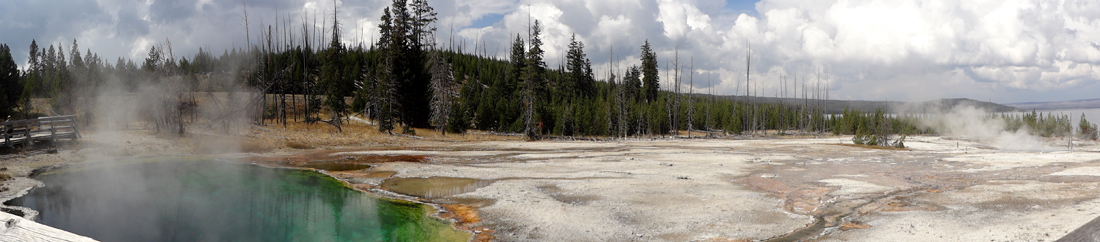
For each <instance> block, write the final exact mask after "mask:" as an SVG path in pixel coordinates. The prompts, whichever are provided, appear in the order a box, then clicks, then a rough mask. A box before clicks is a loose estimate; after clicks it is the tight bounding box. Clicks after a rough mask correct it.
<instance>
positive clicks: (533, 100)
mask: <svg viewBox="0 0 1100 242" xmlns="http://www.w3.org/2000/svg"><path fill="white" fill-rule="evenodd" d="M540 31H541V30H540V27H539V21H538V20H535V25H534V26H533V27H531V41H530V42H531V44H530V45H531V47H530V49H528V50H527V56H526V64H525V66H524V68H523V86H524V95H523V98H524V101H523V104H524V110H523V116H524V133H525V134H526V135H527V138H528V139H531V140H534V139H538V136H539V130H538V129H539V128H541V127H538V126H542V125H538V126H536V123H535V122H536V120H535V119H536V117H535V115H537V114H536V113H538V112H537V109H540V108H541V106H539V105H542V104H541V103H542V102H544V101H545V97H544V96H545V95H546V91H545V82H546V73H545V71H546V63H545V62H543V60H542V57H543V50H542V39H541V38H540V37H539V32H540ZM540 120H541V119H540Z"/></svg>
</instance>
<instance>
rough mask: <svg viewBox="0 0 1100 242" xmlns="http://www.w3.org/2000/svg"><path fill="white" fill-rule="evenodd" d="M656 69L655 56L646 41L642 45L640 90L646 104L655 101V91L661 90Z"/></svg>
mask: <svg viewBox="0 0 1100 242" xmlns="http://www.w3.org/2000/svg"><path fill="white" fill-rule="evenodd" d="M657 68H658V67H657V54H656V53H653V49H652V48H651V47H650V45H649V40H646V41H645V44H644V45H642V89H643V93H644V95H645V100H646V102H653V101H656V100H657V91H658V90H660V89H661V84H660V79H659V77H658V76H657V75H659V73H658V71H657Z"/></svg>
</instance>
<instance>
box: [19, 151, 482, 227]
mask: <svg viewBox="0 0 1100 242" xmlns="http://www.w3.org/2000/svg"><path fill="white" fill-rule="evenodd" d="M170 159H172V158H170ZM35 179H38V180H41V181H42V182H44V183H45V184H46V186H45V187H41V188H37V189H34V190H32V191H31V193H30V194H28V195H26V196H24V197H21V198H18V199H15V200H12V201H10V202H9V203H8V204H10V205H18V206H25V207H29V208H32V209H35V210H38V211H39V212H40V214H39V216H38V218H37V221H38V222H39V223H43V224H46V225H50V226H53V227H56V228H60V229H63V230H67V231H70V232H74V233H77V234H80V235H84V236H88V237H91V238H94V239H98V240H102V241H394V240H399V241H465V240H467V239H468V238H469V234H468V233H465V232H462V231H458V230H455V229H453V228H452V227H451V226H450V224H449V223H447V222H444V221H441V220H439V219H435V218H431V217H430V216H429V215H428V212H430V211H429V210H432V208H431V207H428V206H425V205H422V204H417V203H412V202H406V201H398V200H390V199H381V198H377V197H373V196H370V195H368V194H364V193H362V192H359V191H355V190H353V189H350V188H348V187H347V186H345V185H344V184H343V183H342V182H340V181H337V180H335V179H333V178H332V177H329V176H327V175H324V174H320V173H317V172H313V171H305V170H292V169H272V168H265V167H260V166H255V165H244V164H235V163H229V162H220V161H209V160H194V159H178V158H176V159H172V161H157V162H127V163H97V164H91V165H83V166H73V167H70V168H66V169H63V170H58V171H55V172H50V173H46V174H42V175H39V176H37V177H35Z"/></svg>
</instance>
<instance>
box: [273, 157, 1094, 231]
mask: <svg viewBox="0 0 1100 242" xmlns="http://www.w3.org/2000/svg"><path fill="white" fill-rule="evenodd" d="M1047 142H1048V143H1049V144H1050V145H1051V146H1052V148H1051V149H1050V150H1053V151H1045V152H1027V151H1009V150H999V149H995V148H992V147H990V146H989V145H984V144H981V143H977V142H972V141H967V140H961V139H953V138H947V137H909V139H907V140H906V145H908V146H910V147H911V149H909V150H887V149H870V148H863V147H853V146H845V145H841V144H850V143H851V137H850V136H849V137H829V138H789V139H787V138H780V139H776V138H773V139H758V140H727V139H690V140H661V139H658V140H633V141H616V142H588V141H585V142H574V141H539V142H463V143H453V142H427V141H425V142H417V143H413V144H410V145H408V146H406V147H404V148H401V149H393V148H386V149H378V150H371V149H370V148H364V149H361V150H351V151H347V150H346V149H345V150H344V151H340V152H337V151H330V154H329V155H327V157H326V156H320V155H319V154H317V153H314V154H313V155H312V156H314V157H320V158H324V159H337V158H340V159H346V160H357V159H356V157H360V156H362V157H374V156H379V155H383V156H410V155H415V156H426V157H425V158H424V159H422V160H417V161H414V162H406V161H388V162H378V163H373V164H372V166H373V167H372V168H371V169H370V170H364V171H350V172H337V173H334V175H335V176H337V177H340V178H341V179H344V180H348V181H352V182H353V183H355V185H356V186H357V187H372V188H386V187H387V186H388V185H390V184H386V181H387V179H395V178H398V179H403V180H394V181H391V183H393V182H400V183H404V182H407V181H422V180H425V179H431V178H433V177H434V178H441V177H443V178H448V179H454V178H468V179H467V180H468V181H493V182H492V183H490V184H487V185H486V186H484V187H480V186H476V187H475V189H444V191H451V190H455V191H459V192H457V193H450V194H449V195H448V194H446V193H436V194H431V195H426V194H427V193H425V195H422V196H421V197H424V198H425V199H427V200H430V201H434V202H438V203H466V204H471V205H472V206H475V207H477V208H478V213H479V215H480V217H481V222H480V223H479V224H476V225H474V226H485V227H488V228H491V229H493V230H495V232H494V233H493V235H494V236H496V237H497V238H498V239H500V240H502V241H631V240H643V241H700V240H702V241H705V240H716V241H722V240H730V239H732V240H768V239H783V240H788V239H789V241H795V240H800V239H802V240H805V239H809V240H811V241H987V240H990V239H994V240H998V241H1006V240H1007V241H1036V240H1045V241H1053V240H1055V239H1058V238H1060V237H1061V236H1064V235H1065V234H1067V233H1069V232H1070V231H1072V230H1073V229H1075V228H1077V227H1079V226H1081V225H1083V224H1085V223H1087V222H1088V221H1090V220H1092V219H1093V218H1095V217H1096V216H1098V214H1100V173H1096V171H1098V170H1100V153H1097V152H1096V151H1097V150H1098V148H1100V146H1098V145H1097V143H1096V142H1093V141H1088V142H1078V143H1077V144H1075V150H1076V151H1074V152H1069V151H1065V149H1066V148H1065V142H1066V141H1065V140H1061V141H1058V140H1049V141H1047ZM1058 145H1062V146H1058ZM1057 150H1062V151H1057ZM268 159H270V160H280V158H278V157H269V158H268ZM387 171H388V172H392V173H391V174H393V175H392V177H391V178H379V177H377V176H374V174H377V173H379V172H387ZM400 183H398V184H400ZM421 183H423V184H432V183H431V182H421ZM416 184H420V183H416ZM414 187H417V188H418V189H419V188H421V187H426V185H416V186H414ZM478 187H479V188H478ZM445 188H446V187H445ZM394 190H395V191H398V192H401V191H399V190H401V189H394ZM404 194H413V195H415V193H414V192H404ZM438 194H444V195H438ZM818 220H820V221H823V222H821V223H820V225H817V224H819V223H817V222H815V221H818ZM808 225H813V226H809V227H807V226H808ZM804 228H808V229H804ZM796 231H797V232H796ZM788 234H794V235H795V236H790V237H781V236H784V235H788ZM822 234H824V235H822Z"/></svg>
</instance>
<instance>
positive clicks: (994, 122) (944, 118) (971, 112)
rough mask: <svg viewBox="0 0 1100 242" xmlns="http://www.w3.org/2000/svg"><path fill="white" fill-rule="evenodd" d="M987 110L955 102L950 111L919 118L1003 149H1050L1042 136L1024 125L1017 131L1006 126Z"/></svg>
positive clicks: (947, 131) (943, 130)
mask: <svg viewBox="0 0 1100 242" xmlns="http://www.w3.org/2000/svg"><path fill="white" fill-rule="evenodd" d="M990 114H991V112H989V111H986V110H984V109H979V108H976V107H973V106H956V107H954V108H952V109H951V110H950V111H947V112H942V113H937V114H934V115H932V117H930V118H924V119H920V120H921V122H920V125H922V126H923V127H924V128H932V129H934V130H936V131H938V132H940V133H942V134H944V135H948V136H956V137H962V138H968V139H973V140H976V141H978V142H982V143H985V144H989V145H992V146H994V147H997V148H999V149H1002V150H1020V151H1041V150H1050V147H1049V146H1047V145H1045V144H1044V143H1043V141H1042V139H1040V138H1039V137H1036V136H1034V135H1032V134H1031V133H1030V132H1028V130H1027V127H1022V128H1020V129H1018V130H1016V131H1008V130H1005V127H1006V126H1007V124H1005V121H1004V120H1003V119H1000V118H995V117H990Z"/></svg>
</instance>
